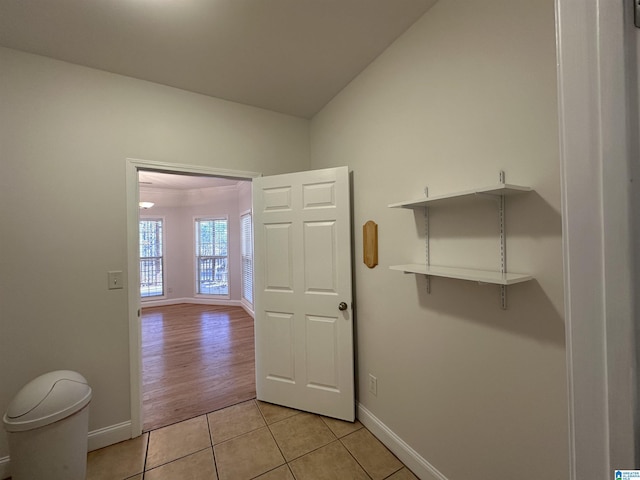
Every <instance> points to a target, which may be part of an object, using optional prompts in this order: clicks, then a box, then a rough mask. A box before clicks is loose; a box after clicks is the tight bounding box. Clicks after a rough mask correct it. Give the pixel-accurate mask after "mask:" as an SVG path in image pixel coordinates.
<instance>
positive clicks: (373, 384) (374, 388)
mask: <svg viewBox="0 0 640 480" xmlns="http://www.w3.org/2000/svg"><path fill="white" fill-rule="evenodd" d="M369 392H370V393H371V394H373V395H375V396H376V397H377V396H378V379H377V378H376V377H374V376H373V375H371V374H369Z"/></svg>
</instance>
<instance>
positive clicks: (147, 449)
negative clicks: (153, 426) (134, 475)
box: [142, 433, 151, 480]
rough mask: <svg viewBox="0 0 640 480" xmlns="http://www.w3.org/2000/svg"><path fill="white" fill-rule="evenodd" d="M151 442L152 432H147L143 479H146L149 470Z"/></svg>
mask: <svg viewBox="0 0 640 480" xmlns="http://www.w3.org/2000/svg"><path fill="white" fill-rule="evenodd" d="M143 435H144V433H143ZM150 443H151V433H147V447H146V448H145V449H144V462H142V480H144V477H145V473H146V472H147V457H148V456H149V444H150Z"/></svg>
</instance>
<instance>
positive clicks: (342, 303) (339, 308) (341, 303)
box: [338, 302, 347, 311]
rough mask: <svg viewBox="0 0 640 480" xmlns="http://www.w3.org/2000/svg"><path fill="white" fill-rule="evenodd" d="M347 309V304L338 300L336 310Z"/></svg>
mask: <svg viewBox="0 0 640 480" xmlns="http://www.w3.org/2000/svg"><path fill="white" fill-rule="evenodd" d="M346 309H347V304H346V303H344V302H340V304H339V305H338V310H340V311H343V310H346Z"/></svg>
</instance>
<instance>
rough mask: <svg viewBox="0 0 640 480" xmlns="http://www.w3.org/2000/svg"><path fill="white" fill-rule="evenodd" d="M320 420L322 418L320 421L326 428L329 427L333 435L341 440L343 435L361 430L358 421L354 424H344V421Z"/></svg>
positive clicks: (325, 418)
mask: <svg viewBox="0 0 640 480" xmlns="http://www.w3.org/2000/svg"><path fill="white" fill-rule="evenodd" d="M320 418H322V421H323V422H324V423H326V424H327V427H329V428H330V429H331V431H332V432H333V434H334V435H335V436H336V437H338V438H342V437H344V436H345V435H349V434H350V433H353V432H355V431H356V430H360V429H361V428H362V424H361V423H360V422H359V421H358V420H356V421H355V422H345V421H344V420H337V419H335V418H329V417H320Z"/></svg>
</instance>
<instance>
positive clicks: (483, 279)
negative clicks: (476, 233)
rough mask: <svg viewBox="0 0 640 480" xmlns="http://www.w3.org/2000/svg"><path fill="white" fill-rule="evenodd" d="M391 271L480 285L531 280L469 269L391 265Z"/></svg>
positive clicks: (530, 278)
mask: <svg viewBox="0 0 640 480" xmlns="http://www.w3.org/2000/svg"><path fill="white" fill-rule="evenodd" d="M389 268H390V269H391V270H398V271H400V272H405V273H419V274H422V275H431V276H434V277H446V278H457V279H459V280H470V281H473V282H480V283H492V284H496V285H513V284H514V283H522V282H528V281H529V280H533V277H532V276H531V275H526V274H523V273H501V272H493V271H490V270H473V269H469V268H455V267H439V266H433V265H430V266H426V265H420V264H409V265H392V266H390V267H389Z"/></svg>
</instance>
